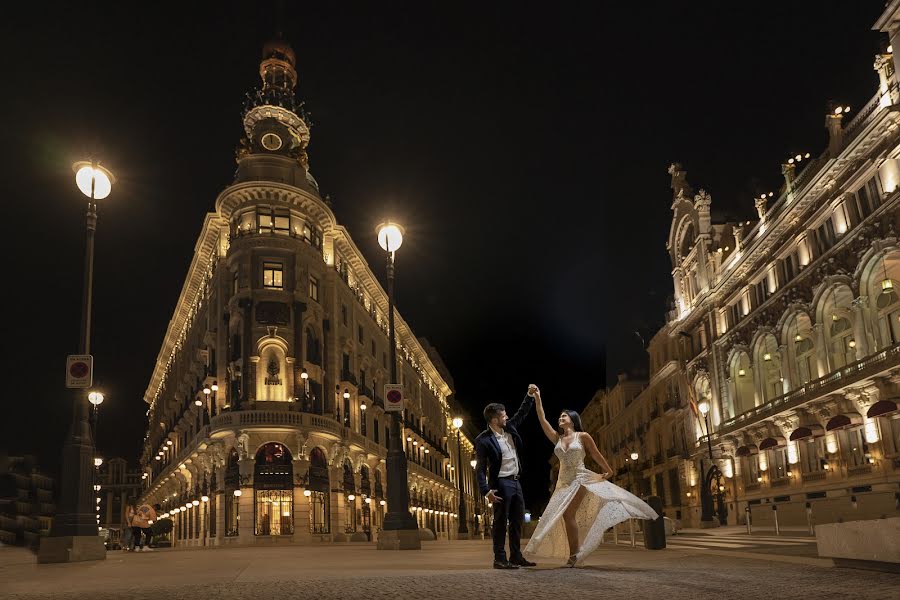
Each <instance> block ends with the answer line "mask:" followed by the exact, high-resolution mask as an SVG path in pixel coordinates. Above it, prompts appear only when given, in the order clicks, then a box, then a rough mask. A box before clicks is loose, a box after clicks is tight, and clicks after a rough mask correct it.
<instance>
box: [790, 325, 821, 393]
mask: <svg viewBox="0 0 900 600" xmlns="http://www.w3.org/2000/svg"><path fill="white" fill-rule="evenodd" d="M797 337H798V338H799V339H795V340H794V354H795V356H796V357H797V358H796V367H797V383H798V384H799V385H806V384H807V383H809V382H810V381H812V380H813V379H816V377H817V375H818V372H817V370H816V347H815V345H814V344H813V341H812V338H810V337H803V336H802V335H801V334H797Z"/></svg>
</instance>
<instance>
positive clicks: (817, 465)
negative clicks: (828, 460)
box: [797, 437, 825, 473]
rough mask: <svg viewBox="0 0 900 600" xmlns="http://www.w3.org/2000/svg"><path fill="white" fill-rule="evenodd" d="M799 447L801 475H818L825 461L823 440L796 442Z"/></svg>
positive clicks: (820, 438)
mask: <svg viewBox="0 0 900 600" xmlns="http://www.w3.org/2000/svg"><path fill="white" fill-rule="evenodd" d="M797 445H798V446H800V469H801V471H802V472H803V473H818V472H820V471H822V470H823V464H824V460H825V438H822V437H819V438H814V439H811V440H803V441H801V442H797Z"/></svg>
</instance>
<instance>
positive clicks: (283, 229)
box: [273, 210, 291, 235]
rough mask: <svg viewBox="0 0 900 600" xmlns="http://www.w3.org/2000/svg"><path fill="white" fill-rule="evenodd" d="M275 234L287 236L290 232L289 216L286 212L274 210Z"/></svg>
mask: <svg viewBox="0 0 900 600" xmlns="http://www.w3.org/2000/svg"><path fill="white" fill-rule="evenodd" d="M273 223H274V226H275V233H279V234H281V235H288V234H289V233H290V232H291V215H290V213H289V212H288V211H286V210H276V211H275V218H274V221H273Z"/></svg>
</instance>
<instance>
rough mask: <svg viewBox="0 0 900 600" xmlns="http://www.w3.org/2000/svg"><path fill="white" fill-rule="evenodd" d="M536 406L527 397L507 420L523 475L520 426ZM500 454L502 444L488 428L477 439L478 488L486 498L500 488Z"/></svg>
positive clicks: (476, 468) (476, 467)
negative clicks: (490, 492) (491, 491)
mask: <svg viewBox="0 0 900 600" xmlns="http://www.w3.org/2000/svg"><path fill="white" fill-rule="evenodd" d="M532 406H534V398H532V397H531V396H528V395H526V396H525V399H524V400H522V404H520V405H519V410H517V411H516V414H514V415H513V416H512V417H510V418H509V419H507V421H506V428H505V430H506V431H507V432H508V433H509V434H510V436H512V439H513V443H514V444H515V445H516V454H518V455H519V469H520V472H519V473H520V474H521V468H522V449H523V447H524V444H523V443H522V436H520V435H519V425H521V424H522V421H523V420H524V419H525V417H527V416H528V413H529V412H531V407H532ZM502 457H503V455H502V453H501V452H500V444H498V443H497V440H496V439H495V438H494V431H493V430H492V429H491V428H490V426H488V428H487V429H486V430H485V431H482V432H481V433H479V434H478V437H476V438H475V458H476V460H477V462H476V463H475V474H476V475H477V476H478V487H479V489H480V490H481V495H482V496H486V495H487V493H488V492H489V491H490V490H496V489H498V486H499V482H498V479H499V476H500V462H501V460H502Z"/></svg>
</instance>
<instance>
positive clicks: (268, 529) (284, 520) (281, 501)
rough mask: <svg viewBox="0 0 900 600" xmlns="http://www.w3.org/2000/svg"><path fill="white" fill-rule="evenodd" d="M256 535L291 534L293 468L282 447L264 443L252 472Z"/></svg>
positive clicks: (292, 521)
mask: <svg viewBox="0 0 900 600" xmlns="http://www.w3.org/2000/svg"><path fill="white" fill-rule="evenodd" d="M253 488H254V496H255V499H256V511H255V512H256V535H290V534H292V533H294V466H293V462H292V457H291V453H290V451H289V450H288V449H287V447H285V446H284V445H283V444H279V443H277V442H270V443H268V444H264V445H263V446H262V447H261V448H260V449H259V450H258V451H257V453H256V465H255V466H254V473H253Z"/></svg>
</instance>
